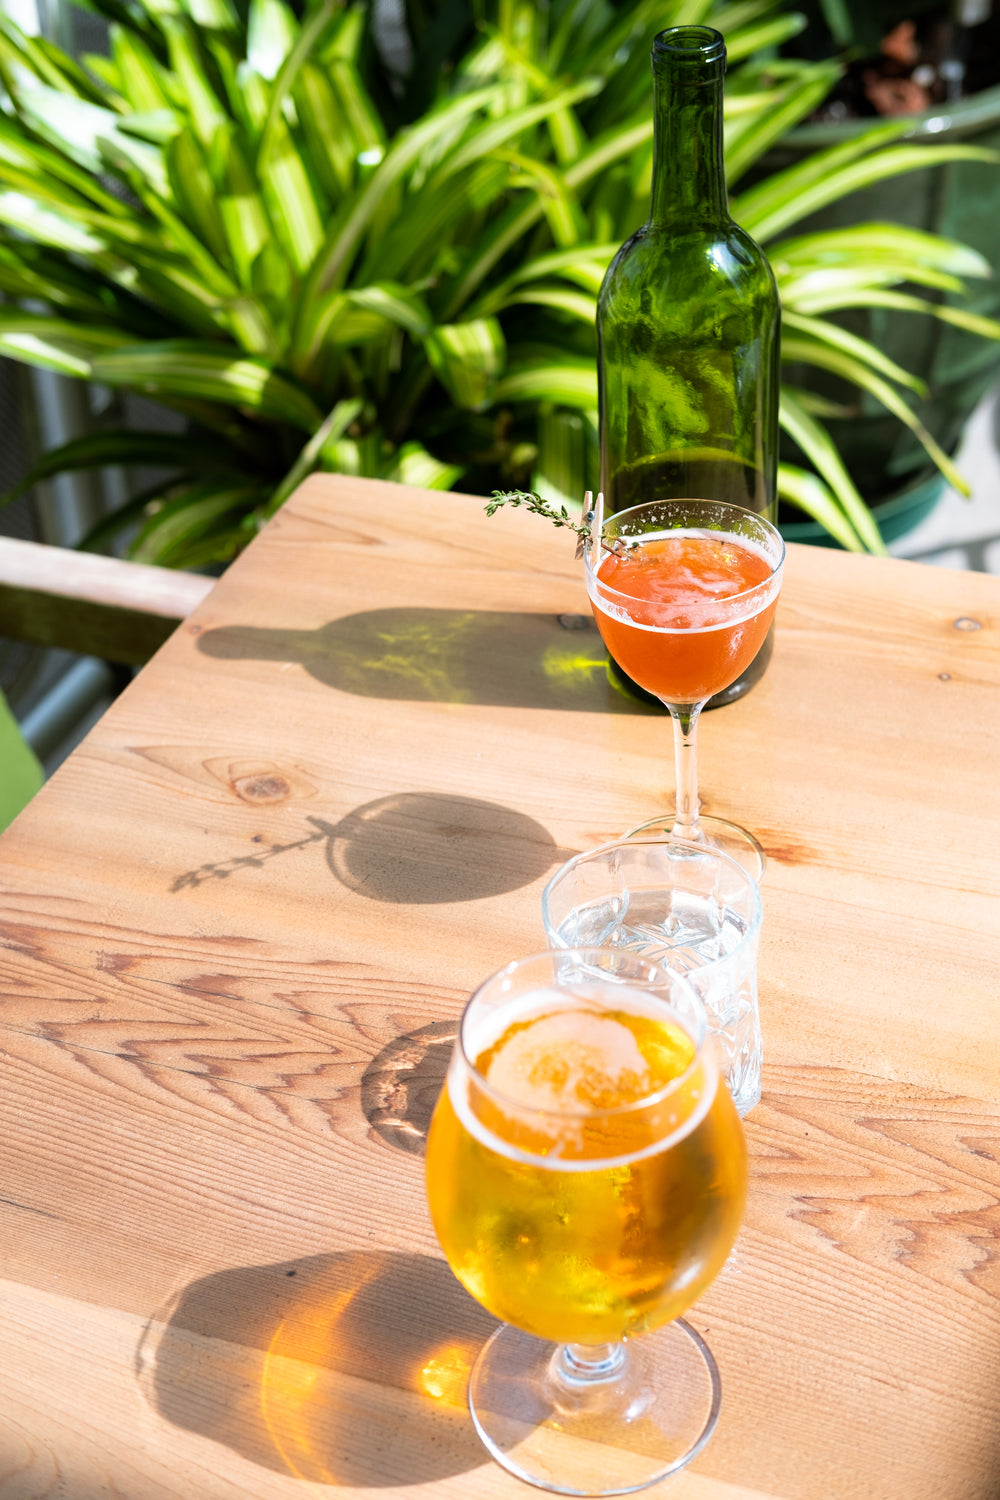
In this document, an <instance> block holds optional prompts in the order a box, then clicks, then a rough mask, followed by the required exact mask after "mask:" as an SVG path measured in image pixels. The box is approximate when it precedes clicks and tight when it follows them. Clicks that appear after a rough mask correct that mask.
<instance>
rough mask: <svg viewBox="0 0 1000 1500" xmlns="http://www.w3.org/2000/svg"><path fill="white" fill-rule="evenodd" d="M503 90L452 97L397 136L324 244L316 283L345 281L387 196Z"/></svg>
mask: <svg viewBox="0 0 1000 1500" xmlns="http://www.w3.org/2000/svg"><path fill="white" fill-rule="evenodd" d="M500 93H501V91H500V90H499V89H498V88H496V87H492V88H487V89H478V90H476V91H475V92H474V93H472V94H467V95H465V96H464V97H462V98H459V99H455V100H452V101H451V102H449V103H448V104H447V105H446V106H444V107H443V108H442V109H440V110H437V111H435V112H433V113H432V114H431V115H429V116H428V117H427V118H426V119H424V120H422V121H421V122H420V123H419V124H418V125H415V126H413V127H412V128H411V129H410V130H408V131H406V132H404V133H403V134H402V135H400V136H399V137H398V138H397V140H396V142H395V144H394V145H393V146H392V148H391V149H390V150H389V152H388V153H387V154H386V156H385V157H384V158H383V160H382V161H381V163H380V164H379V165H378V167H376V169H375V172H374V173H373V175H372V177H371V179H370V180H369V182H368V183H367V184H366V185H365V187H364V188H363V189H362V190H361V191H360V192H359V193H358V194H357V196H356V199H355V201H354V203H353V204H352V205H351V207H350V211H349V213H348V215H347V217H346V219H345V220H344V223H343V224H342V225H338V226H337V227H336V229H335V230H334V231H333V233H332V235H331V236H330V237H329V238H328V240H327V242H326V244H325V245H324V247H323V250H322V252H321V254H320V256H319V259H318V261H317V264H316V267H315V268H314V285H315V287H316V288H317V289H318V290H329V289H331V288H332V287H334V286H335V285H337V284H339V283H340V282H341V281H342V280H343V278H344V277H345V275H346V273H347V268H348V266H349V264H350V261H351V259H352V258H353V256H354V254H355V252H356V251H357V249H358V246H359V244H360V241H361V237H362V235H363V234H364V232H365V230H366V229H367V227H368V225H369V223H370V222H371V220H372V219H373V218H374V216H375V214H376V213H377V212H378V209H379V206H380V204H381V202H382V200H383V198H384V197H385V195H386V194H387V193H388V191H389V190H390V188H391V187H392V186H393V185H394V184H395V183H397V182H398V181H399V180H400V178H401V177H403V176H404V174H405V173H406V172H408V171H409V169H410V168H411V167H412V166H413V164H414V162H416V161H417V160H418V159H419V157H420V155H421V153H422V152H424V151H426V150H427V149H428V148H429V146H430V145H431V144H432V143H433V141H434V140H435V139H436V138H437V137H438V136H440V135H442V134H444V133H446V132H448V131H450V130H451V129H452V128H453V127H454V125H455V124H456V122H457V121H459V120H461V119H463V118H464V117H465V116H467V115H470V114H473V113H474V112H475V111H476V110H477V109H481V108H483V107H484V106H485V105H486V104H487V103H489V102H491V101H493V100H495V99H498V98H499V97H500Z"/></svg>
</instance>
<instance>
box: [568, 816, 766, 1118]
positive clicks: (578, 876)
mask: <svg viewBox="0 0 1000 1500" xmlns="http://www.w3.org/2000/svg"><path fill="white" fill-rule="evenodd" d="M761 915H762V908H761V899H760V890H759V888H758V886H757V882H756V881H755V880H754V879H753V877H752V876H751V875H750V874H749V873H748V872H747V871H746V870H745V869H744V868H743V866H742V865H741V864H739V863H738V862H737V861H736V860H735V859H733V858H731V857H730V856H729V855H727V854H723V853H722V851H721V850H719V849H715V848H713V847H712V846H711V845H707V844H688V843H684V842H681V841H679V840H673V839H656V838H636V837H633V838H626V839H621V840H618V841H617V842H615V843H610V844H603V845H601V846H600V847H599V848H597V849H590V850H588V851H587V852H585V853H583V854H578V855H576V856H575V857H574V858H573V859H571V860H569V861H567V863H566V864H564V865H563V866H562V867H561V868H560V869H559V870H557V871H556V873H555V874H554V875H553V877H552V879H551V880H550V881H549V883H548V885H547V886H546V887H545V890H544V892H543V894H542V920H543V922H544V924H545V932H546V936H547V938H548V941H549V943H550V945H551V946H552V947H554V948H578V947H581V946H584V945H594V946H597V945H600V946H610V947H615V948H626V949H629V950H630V951H632V952H634V953H639V954H641V955H642V956H643V957H644V958H646V959H647V960H648V961H650V962H652V963H658V964H660V965H662V966H664V967H667V968H670V969H672V970H673V971H675V972H680V973H683V974H685V975H686V976H687V978H688V981H689V982H690V983H691V985H692V988H693V989H694V991H695V993H696V994H697V995H698V997H699V999H700V1000H701V1001H702V1004H703V1005H704V1007H705V1011H706V1013H707V1016H708V1025H709V1030H710V1032H711V1034H712V1035H713V1036H714V1038H715V1042H716V1047H717V1051H718V1056H719V1066H720V1068H721V1070H722V1074H723V1076H724V1078H725V1080H726V1082H727V1084H728V1085H729V1091H730V1093H731V1094H732V1096H733V1100H734V1102H735V1104H736V1109H737V1111H738V1113H739V1114H740V1115H745V1114H746V1113H747V1112H748V1111H749V1110H751V1109H753V1107H754V1105H755V1104H756V1103H757V1102H758V1101H759V1099H760V1091H761V1061H762V1045H761V1034H760V1015H759V1009H758V1000H757V947H758V939H759V935H760V924H761Z"/></svg>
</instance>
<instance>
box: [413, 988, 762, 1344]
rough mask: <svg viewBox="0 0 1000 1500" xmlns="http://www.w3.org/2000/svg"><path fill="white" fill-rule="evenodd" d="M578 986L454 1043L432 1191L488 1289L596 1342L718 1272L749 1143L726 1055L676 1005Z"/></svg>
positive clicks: (474, 1281) (632, 1330)
mask: <svg viewBox="0 0 1000 1500" xmlns="http://www.w3.org/2000/svg"><path fill="white" fill-rule="evenodd" d="M575 988H576V991H577V992H573V991H567V990H560V989H556V988H552V989H545V990H539V991H537V992H536V993H534V994H529V995H524V994H521V995H520V996H519V997H518V998H517V999H516V1000H515V1001H513V1002H512V1003H511V1004H509V1005H506V1006H500V1007H499V1009H497V1010H495V1011H494V1012H493V1013H492V1015H491V1016H490V1017H489V1018H488V1021H487V1022H486V1023H485V1024H483V1025H482V1026H480V1027H479V1029H478V1030H477V1031H475V1032H474V1033H473V1034H472V1035H471V1036H470V1037H468V1038H467V1039H466V1047H465V1055H464V1057H463V1055H462V1050H461V1049H456V1054H455V1057H454V1058H453V1061H452V1066H451V1069H450V1071H449V1075H448V1083H447V1085H446V1087H445V1089H444V1091H443V1092H442V1095H441V1098H440V1099H439V1101H438V1105H437V1108H436V1110H435V1114H434V1118H433V1121H432V1123H431V1128H430V1133H429V1137H428V1142H427V1191H428V1201H429V1204H430V1210H431V1216H432V1218H433V1221H434V1228H435V1230H436V1232H437V1235H438V1238H439V1240H440V1242H441V1246H442V1248H443V1250H444V1252H445V1255H446V1256H447V1258H448V1262H449V1264H450V1265H451V1268H452V1270H453V1271H454V1272H455V1275H456V1276H457V1277H458V1279H459V1280H460V1281H461V1282H462V1284H463V1285H464V1286H465V1287H466V1288H467V1289H468V1291H469V1292H471V1293H472V1295H473V1296H474V1297H475V1298H476V1299H477V1301H479V1302H481V1303H482V1304H483V1306H484V1307H486V1308H487V1309H488V1310H489V1311H490V1312H491V1313H493V1314H495V1316H496V1317H498V1318H501V1319H503V1320H504V1321H505V1322H507V1323H512V1324H514V1325H515V1326H516V1327H518V1328H521V1329H523V1330H525V1331H526V1332H528V1333H531V1334H535V1335H537V1336H539V1337H541V1338H545V1339H553V1340H556V1341H557V1342H570V1343H575V1344H590V1345H593V1344H603V1343H612V1342H615V1341H618V1340H620V1339H621V1338H622V1337H623V1336H625V1335H632V1334H636V1333H639V1332H642V1331H643V1330H645V1329H650V1328H655V1327H657V1326H659V1325H660V1324H663V1323H667V1322H669V1321H671V1320H673V1319H674V1318H676V1317H678V1316H679V1315H680V1314H681V1313H682V1312H683V1311H684V1310H685V1309H686V1308H687V1307H689V1306H690V1305H691V1303H693V1302H694V1301H695V1300H696V1299H697V1297H698V1296H699V1295H700V1293H701V1292H702V1290H703V1289H704V1288H705V1287H706V1286H707V1285H708V1284H709V1282H710V1281H711V1280H712V1278H713V1277H714V1276H715V1275H716V1274H717V1273H718V1271H719V1269H720V1268H721V1266H722V1264H723V1262H724V1261H725V1258H726V1256H727V1255H728V1253H729V1251H730V1249H731V1247H732V1245H733V1243H734V1241H735V1239H736V1235H737V1232H738V1230H739V1225H740V1219H741V1216H742V1212H743V1205H744V1199H745V1194H746V1152H745V1146H744V1141H743V1131H742V1127H741V1125H740V1122H739V1118H738V1116H737V1114H736V1110H735V1108H734V1106H733V1103H732V1100H731V1098H730V1096H729V1092H728V1090H727V1089H726V1087H725V1085H724V1084H723V1083H722V1082H721V1081H720V1080H719V1076H718V1072H717V1069H716V1067H715V1063H714V1059H713V1058H712V1057H711V1056H710V1055H709V1054H707V1053H706V1052H705V1051H704V1050H699V1049H698V1048H696V1046H695V1044H694V1042H693V1041H692V1039H691V1037H690V1036H689V1035H688V1033H687V1031H686V1030H685V1029H684V1027H683V1026H682V1025H681V1024H680V1022H679V1021H678V1020H677V1019H676V1018H674V1017H673V1014H672V1012H671V1011H670V1010H669V1008H668V1007H667V1006H666V1005H665V1004H664V1003H663V1002H662V1001H659V1002H658V1001H657V1000H655V999H653V998H651V997H649V996H648V995H647V996H643V995H641V993H639V992H638V991H634V990H633V991H625V992H623V991H622V990H621V989H618V990H614V992H613V993H611V994H609V987H608V985H606V984H603V985H602V984H599V985H597V986H594V987H592V988H593V991H594V992H593V993H588V989H587V986H586V985H580V986H576V987H575ZM470 1063H471V1066H470Z"/></svg>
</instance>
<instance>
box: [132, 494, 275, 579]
mask: <svg viewBox="0 0 1000 1500" xmlns="http://www.w3.org/2000/svg"><path fill="white" fill-rule="evenodd" d="M263 494H264V492H262V490H261V488H260V486H259V485H234V486H232V487H224V488H221V489H220V488H219V486H218V485H217V484H208V485H194V486H192V487H191V488H190V489H188V490H186V491H184V492H182V493H181V494H179V495H175V496H174V497H172V498H171V499H169V500H165V501H164V502H163V503H162V504H161V505H159V506H158V508H157V509H156V510H155V512H154V514H153V515H152V516H151V517H150V518H149V520H148V521H147V522H146V524H145V526H144V527H143V528H142V530H141V532H140V533H139V535H138V537H137V538H136V540H135V542H134V543H133V544H132V546H131V547H130V548H129V556H130V557H131V558H132V560H133V561H134V562H143V563H155V564H158V565H159V566H161V567H168V568H170V567H174V568H192V567H196V566H204V564H205V563H206V562H210V561H214V560H216V556H217V551H218V548H219V544H220V538H225V540H226V543H227V547H228V550H227V552H226V553H225V554H224V556H226V555H231V552H232V546H231V541H232V533H233V530H234V526H235V525H236V524H238V522H239V520H240V518H241V517H242V516H243V515H244V514H245V512H246V509H247V507H248V505H252V504H255V503H259V502H260V500H261V499H262V498H263Z"/></svg>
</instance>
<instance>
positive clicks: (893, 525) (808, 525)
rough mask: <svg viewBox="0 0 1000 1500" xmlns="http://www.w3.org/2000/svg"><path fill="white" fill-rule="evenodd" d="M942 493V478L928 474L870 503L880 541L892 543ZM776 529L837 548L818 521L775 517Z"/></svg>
mask: <svg viewBox="0 0 1000 1500" xmlns="http://www.w3.org/2000/svg"><path fill="white" fill-rule="evenodd" d="M944 492H945V482H944V477H943V476H942V475H941V474H932V475H931V476H930V478H928V479H923V480H921V481H920V482H919V483H917V484H913V485H910V486H909V487H908V488H907V489H905V490H901V491H900V493H899V494H898V495H893V496H892V497H891V499H888V500H883V501H881V502H880V503H879V504H878V505H873V506H872V515H873V516H874V517H875V522H876V524H877V526H878V529H879V531H880V532H881V533H882V540H883V541H884V542H886V543H889V542H896V541H898V540H899V538H900V537H903V536H906V535H907V534H908V533H909V532H911V531H913V530H914V528H915V527H917V526H919V525H920V523H921V521H923V520H925V519H926V518H927V517H928V516H929V515H930V513H931V511H932V510H933V509H934V507H935V506H936V505H937V503H938V501H939V500H940V499H941V498H942V496H943V495H944ZM778 530H779V531H780V532H781V535H782V536H783V537H784V538H785V541H786V542H807V543H809V544H810V545H811V546H814V547H837V548H839V547H840V543H839V542H837V541H834V539H833V537H832V536H831V535H830V533H829V532H828V531H824V530H823V527H822V526H821V525H820V524H819V522H818V521H806V520H802V521H785V520H783V519H781V518H780V517H779V520H778Z"/></svg>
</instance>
